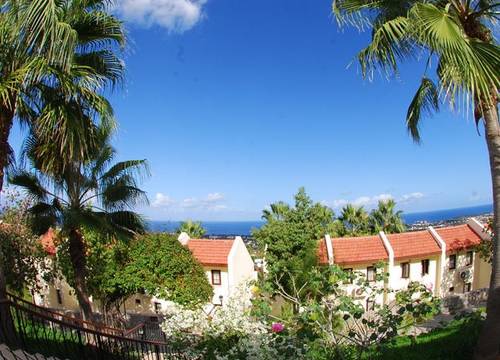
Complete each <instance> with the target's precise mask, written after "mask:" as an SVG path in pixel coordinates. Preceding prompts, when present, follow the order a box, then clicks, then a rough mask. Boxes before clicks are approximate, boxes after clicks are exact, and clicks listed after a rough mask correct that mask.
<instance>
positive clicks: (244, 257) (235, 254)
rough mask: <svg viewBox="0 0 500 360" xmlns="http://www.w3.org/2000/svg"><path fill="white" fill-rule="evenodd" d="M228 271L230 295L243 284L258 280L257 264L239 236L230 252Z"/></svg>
mask: <svg viewBox="0 0 500 360" xmlns="http://www.w3.org/2000/svg"><path fill="white" fill-rule="evenodd" d="M227 269H228V276H229V279H228V280H229V284H228V285H229V289H228V291H229V295H231V294H232V293H234V291H235V290H236V289H237V288H238V286H239V285H241V284H242V283H245V282H247V281H250V280H255V279H257V272H256V271H255V264H254V262H253V260H252V257H251V256H250V253H249V252H248V249H247V247H246V245H245V243H244V242H243V240H242V238H241V237H239V236H237V237H236V238H235V239H234V242H233V247H232V248H231V251H230V252H229V255H228V258H227Z"/></svg>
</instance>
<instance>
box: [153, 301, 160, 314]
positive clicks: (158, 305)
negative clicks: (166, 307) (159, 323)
mask: <svg viewBox="0 0 500 360" xmlns="http://www.w3.org/2000/svg"><path fill="white" fill-rule="evenodd" d="M161 308H162V306H161V303H160V302H157V301H156V302H154V309H155V312H156V313H158V312H160V311H161Z"/></svg>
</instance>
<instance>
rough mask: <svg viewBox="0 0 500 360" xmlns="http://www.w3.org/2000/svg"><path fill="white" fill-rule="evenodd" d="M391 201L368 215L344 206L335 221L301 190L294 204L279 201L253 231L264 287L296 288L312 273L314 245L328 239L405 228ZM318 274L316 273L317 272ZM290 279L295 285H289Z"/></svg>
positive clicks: (359, 208)
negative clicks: (264, 275)
mask: <svg viewBox="0 0 500 360" xmlns="http://www.w3.org/2000/svg"><path fill="white" fill-rule="evenodd" d="M395 206H396V204H395V202H394V201H393V200H388V201H380V202H379V204H378V207H377V208H375V209H374V210H373V211H371V213H368V212H366V211H365V210H364V208H363V207H356V206H353V205H346V206H345V207H344V208H343V209H342V212H341V214H340V216H339V217H338V218H336V217H335V214H334V212H333V211H332V210H331V209H330V208H328V207H327V206H325V205H322V204H320V203H314V202H313V201H312V200H311V198H310V197H309V196H308V195H307V194H306V192H305V190H304V188H301V189H299V191H298V193H297V194H296V195H295V204H294V206H290V205H289V204H287V203H285V202H283V201H279V202H276V203H273V204H271V205H270V207H269V209H264V211H263V215H262V218H263V219H264V220H266V224H264V226H262V227H261V228H260V229H258V230H255V231H253V236H254V238H255V239H256V241H257V243H258V245H259V247H260V249H261V252H262V253H265V258H266V264H267V270H268V274H267V280H268V283H269V284H268V285H269V286H271V287H273V288H275V287H276V284H277V282H276V280H278V283H279V284H281V285H283V286H285V287H286V288H287V289H290V287H292V286H299V287H300V285H299V284H303V283H304V282H306V281H307V280H308V277H309V276H313V277H314V274H313V273H312V272H314V271H316V270H315V267H316V265H317V250H318V242H319V240H320V239H321V238H323V237H324V236H325V234H329V235H330V236H360V235H368V234H377V233H378V232H379V231H386V232H387V233H393V232H402V231H404V230H405V225H404V223H403V220H402V219H401V211H396V210H395ZM318 271H319V270H318ZM291 276H293V278H294V279H295V281H296V282H297V283H296V284H291V283H290V279H291Z"/></svg>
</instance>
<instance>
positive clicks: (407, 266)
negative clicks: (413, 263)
mask: <svg viewBox="0 0 500 360" xmlns="http://www.w3.org/2000/svg"><path fill="white" fill-rule="evenodd" d="M405 270H406V271H405ZM401 278H402V279H409V278H410V263H409V262H404V263H401Z"/></svg>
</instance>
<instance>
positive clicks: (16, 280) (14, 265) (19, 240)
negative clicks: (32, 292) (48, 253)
mask: <svg viewBox="0 0 500 360" xmlns="http://www.w3.org/2000/svg"><path fill="white" fill-rule="evenodd" d="M2 195H3V197H4V199H3V202H4V204H3V206H2V208H1V209H0V213H1V216H0V252H1V255H2V256H3V258H4V261H5V263H4V264H5V278H6V283H7V287H8V289H9V290H10V291H13V292H16V293H18V294H22V293H23V292H24V291H27V290H28V288H36V276H37V275H42V276H46V277H47V278H49V277H50V275H51V274H50V272H49V269H48V268H47V266H45V262H44V258H45V256H44V255H45V254H44V251H43V249H42V247H41V245H40V243H39V237H38V236H36V235H35V234H34V233H33V232H32V231H31V229H30V226H29V225H30V224H29V214H28V208H29V206H30V205H29V202H28V201H27V200H26V199H20V198H19V194H18V193H16V192H2Z"/></svg>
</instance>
